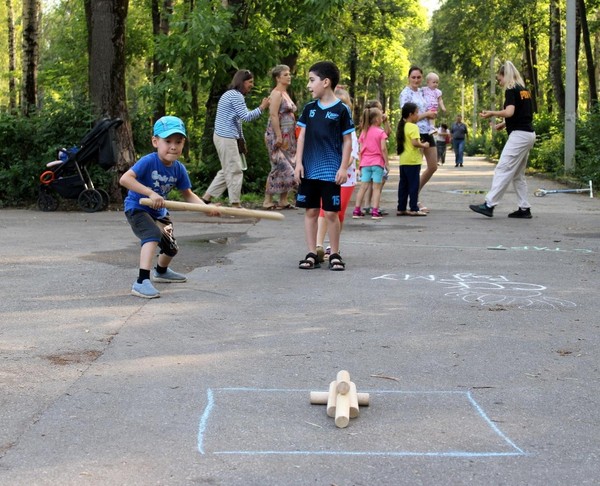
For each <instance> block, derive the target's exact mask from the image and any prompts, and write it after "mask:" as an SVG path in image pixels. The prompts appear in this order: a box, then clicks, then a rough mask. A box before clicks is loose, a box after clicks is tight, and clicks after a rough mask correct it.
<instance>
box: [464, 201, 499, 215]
mask: <svg viewBox="0 0 600 486" xmlns="http://www.w3.org/2000/svg"><path fill="white" fill-rule="evenodd" d="M469 208H471V211H475V212H476V213H479V214H483V215H484V216H487V217H488V218H491V217H492V216H493V215H494V208H490V207H489V206H488V205H487V204H486V203H483V204H471V205H470V206H469Z"/></svg>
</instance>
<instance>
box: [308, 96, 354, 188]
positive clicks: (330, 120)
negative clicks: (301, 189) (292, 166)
mask: <svg viewBox="0 0 600 486" xmlns="http://www.w3.org/2000/svg"><path fill="white" fill-rule="evenodd" d="M298 126H299V127H304V129H305V135H304V152H303V153H302V166H303V167H304V178H305V179H317V180H321V181H329V182H335V174H336V173H337V171H338V170H339V168H340V165H341V164H342V147H343V141H344V135H347V134H349V133H352V132H353V131H354V130H355V129H354V122H353V121H352V114H351V113H350V108H348V106H347V105H345V104H344V103H342V101H341V100H336V101H335V102H334V103H333V104H331V105H329V106H323V105H322V104H321V102H320V100H314V101H311V102H309V103H307V104H306V106H305V107H304V109H303V110H302V115H300V118H299V119H298Z"/></svg>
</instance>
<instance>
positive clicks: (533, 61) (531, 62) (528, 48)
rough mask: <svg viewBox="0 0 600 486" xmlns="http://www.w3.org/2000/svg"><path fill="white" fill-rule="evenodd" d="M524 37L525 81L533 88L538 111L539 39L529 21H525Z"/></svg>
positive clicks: (532, 92) (534, 101) (534, 103)
mask: <svg viewBox="0 0 600 486" xmlns="http://www.w3.org/2000/svg"><path fill="white" fill-rule="evenodd" d="M523 38H524V41H525V57H526V65H527V74H526V76H525V81H526V82H527V84H528V85H529V87H530V89H531V95H532V96H531V101H532V104H533V111H535V112H537V111H538V106H537V100H538V98H539V83H538V75H537V39H536V38H535V36H534V35H533V34H532V32H531V24H529V22H525V23H523Z"/></svg>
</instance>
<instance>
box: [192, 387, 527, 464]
mask: <svg viewBox="0 0 600 486" xmlns="http://www.w3.org/2000/svg"><path fill="white" fill-rule="evenodd" d="M214 391H224V392H237V393H281V392H303V393H309V392H310V390H306V389H296V388H294V389H292V388H289V389H285V388H244V387H239V388H235V387H234V388H227V387H225V388H215V390H214ZM214 391H213V389H212V388H208V389H207V391H206V398H207V403H206V407H205V409H204V412H203V413H202V415H201V417H200V421H199V424H198V438H197V448H198V452H199V453H200V454H202V455H206V454H207V453H206V451H205V449H204V439H205V432H206V429H207V427H208V421H209V419H210V415H211V413H212V411H213V409H214V407H215V397H214ZM367 393H371V394H397V395H400V394H405V395H406V394H412V395H418V394H422V395H431V394H459V395H464V397H465V398H466V399H467V401H468V402H469V404H470V405H471V407H472V408H473V409H474V410H475V412H476V413H477V415H479V417H480V418H481V419H482V420H483V421H484V422H485V423H486V424H487V425H488V426H489V427H490V429H491V430H492V431H493V432H494V433H495V434H496V435H497V436H498V437H499V438H500V439H502V440H503V441H504V442H505V443H506V444H507V445H508V446H510V447H511V448H512V449H513V451H508V452H501V451H500V452H499V451H488V452H469V451H447V452H411V451H396V452H394V451H343V450H341V451H312V450H304V451H260V450H247V451H242V450H237V451H235V450H223V451H214V452H212V454H215V455H255V456H260V455H301V456H309V455H320V456H324V455H330V456H390V457H394V456H395V457H458V458H461V457H471V458H472V457H511V456H525V455H528V454H527V453H526V452H525V451H523V450H522V449H521V448H520V447H518V446H517V445H516V444H515V443H514V442H513V441H512V440H511V439H510V438H509V437H508V436H507V435H506V434H504V433H503V432H502V431H501V430H500V429H499V428H498V426H497V425H496V424H495V423H494V422H493V421H492V420H491V419H490V418H489V417H488V415H487V414H486V413H485V411H484V410H483V408H482V407H481V405H479V404H478V403H477V401H476V400H475V399H474V398H473V395H472V394H471V391H470V390H469V391H407V390H371V391H368V390H367Z"/></svg>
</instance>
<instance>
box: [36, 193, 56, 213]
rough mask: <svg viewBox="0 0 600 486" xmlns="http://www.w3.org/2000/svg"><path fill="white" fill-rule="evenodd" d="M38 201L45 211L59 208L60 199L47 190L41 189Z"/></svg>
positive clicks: (41, 209)
mask: <svg viewBox="0 0 600 486" xmlns="http://www.w3.org/2000/svg"><path fill="white" fill-rule="evenodd" d="M37 203H38V208H40V211H44V212H50V211H56V210H57V208H58V201H57V200H56V199H55V198H54V197H52V195H50V194H48V193H47V192H45V191H40V194H39V195H38V202H37Z"/></svg>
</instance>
